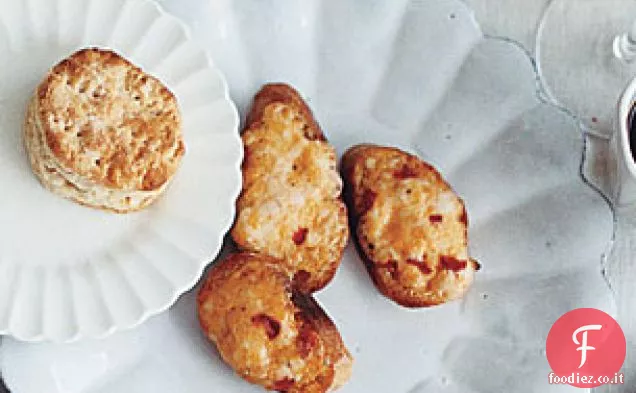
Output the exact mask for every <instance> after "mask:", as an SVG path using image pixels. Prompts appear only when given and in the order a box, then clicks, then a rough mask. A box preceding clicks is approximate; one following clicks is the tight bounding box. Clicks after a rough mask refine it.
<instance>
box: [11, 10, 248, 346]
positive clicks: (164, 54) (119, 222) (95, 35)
mask: <svg viewBox="0 0 636 393" xmlns="http://www.w3.org/2000/svg"><path fill="white" fill-rule="evenodd" d="M35 3H37V2H36V1H34V0H31V1H29V2H24V3H23V2H19V3H15V2H14V3H13V5H12V7H13V8H11V9H10V11H11V12H7V13H4V16H3V17H2V18H0V27H1V28H0V31H5V32H6V33H9V34H6V35H5V36H4V37H0V47H2V45H3V44H4V45H8V46H9V48H10V53H12V54H13V55H15V56H17V57H19V56H20V52H19V49H17V48H16V45H18V47H20V45H25V46H26V47H27V48H29V49H31V48H32V47H33V45H34V42H35V43H36V45H42V46H45V45H46V46H47V47H48V46H52V47H53V48H52V49H51V50H50V51H44V52H47V53H46V54H45V55H43V56H42V57H37V55H33V54H30V55H25V56H26V57H29V56H30V57H31V58H35V60H36V61H35V63H37V62H38V60H42V61H41V62H40V63H39V64H37V66H34V67H25V68H26V73H29V78H30V79H28V80H25V81H20V83H16V84H15V85H13V86H9V89H10V91H11V88H14V90H13V92H18V94H16V95H17V97H12V99H11V102H8V100H7V99H6V98H5V99H4V100H3V104H4V107H3V108H0V110H4V111H5V117H8V118H9V123H11V122H12V121H13V124H15V122H16V121H17V120H18V119H17V118H18V117H19V116H20V113H19V112H20V110H19V108H20V107H21V104H22V103H21V102H20V101H21V99H22V98H26V95H30V92H31V91H32V89H30V88H31V87H33V86H34V85H33V83H34V81H35V79H33V78H39V77H41V76H42V75H44V72H42V71H43V70H44V69H46V68H48V67H50V66H51V65H52V64H53V62H49V63H45V62H44V60H43V59H44V58H45V57H47V56H48V57H47V61H49V60H50V59H58V58H59V57H61V56H65V55H67V54H69V53H71V52H72V49H73V48H80V47H86V46H97V47H106V48H112V49H113V50H115V51H117V52H119V53H121V54H123V55H124V56H125V57H127V58H129V59H131V60H132V61H133V63H135V64H137V65H140V66H141V67H142V68H143V69H145V70H146V71H148V72H149V73H150V74H153V75H156V76H158V77H159V78H160V79H161V80H163V81H164V82H165V83H166V84H167V86H168V87H169V88H170V89H171V90H173V91H174V92H175V95H176V96H177V97H178V99H179V103H180V106H181V110H182V113H183V119H184V138H185V141H186V146H187V149H188V153H187V154H186V156H185V157H184V161H183V165H182V168H180V170H179V172H178V173H177V175H176V177H175V180H174V182H173V184H172V185H171V186H170V187H169V189H168V191H167V192H166V195H164V196H163V197H162V199H161V200H159V201H158V202H157V203H156V205H153V206H151V207H150V208H149V209H148V211H144V212H142V213H136V214H135V215H133V216H131V217H132V218H128V217H126V218H122V217H114V218H113V217H111V218H108V217H106V216H105V215H103V214H102V213H101V212H92V211H90V212H89V211H84V210H89V209H85V208H83V207H76V206H71V204H70V203H69V202H67V201H57V200H56V201H55V202H54V203H55V205H54V207H56V208H58V207H60V208H63V209H67V210H68V211H69V212H71V209H73V211H72V212H71V213H70V214H71V215H74V217H81V219H83V220H87V219H94V220H104V222H106V223H107V224H104V226H108V225H112V226H114V227H116V228H123V229H125V230H126V231H127V232H126V236H124V237H127V238H128V239H124V240H120V243H118V244H120V246H121V247H119V249H116V250H110V251H104V252H99V253H98V254H99V256H97V257H93V259H92V260H91V259H90V258H88V259H87V261H88V263H84V262H79V264H77V263H76V262H72V263H68V261H69V260H74V258H75V261H77V256H73V255H70V254H69V255H64V259H65V261H63V262H60V263H59V264H57V265H55V264H53V265H51V266H46V265H39V266H37V265H35V266H31V265H28V266H19V267H16V266H15V265H14V266H11V263H6V261H7V258H0V260H2V261H3V262H5V263H4V264H3V263H0V270H1V272H0V273H2V274H3V275H4V276H3V277H0V334H8V335H11V336H13V337H15V338H17V339H19V340H22V341H43V340H46V341H56V342H70V341H75V340H78V339H81V338H103V337H106V336H108V335H110V334H112V333H114V332H115V331H120V330H125V329H130V328H133V327H135V326H138V325H139V324H141V323H143V322H144V321H146V320H147V319H148V318H149V317H151V316H153V315H156V314H159V313H161V312H163V311H165V310H166V309H168V308H169V307H170V306H171V305H172V304H174V302H175V301H176V300H177V299H178V298H179V296H180V295H181V294H183V293H184V292H186V291H188V290H189V289H191V288H192V287H193V286H194V285H196V283H197V282H198V280H199V278H200V277H201V275H202V273H203V271H204V269H205V267H206V266H207V265H208V264H209V263H210V262H211V261H212V260H213V259H214V258H215V256H216V255H217V254H218V252H219V251H220V249H221V247H222V244H223V238H224V235H225V233H226V232H227V230H228V229H229V227H230V226H231V224H232V221H233V219H234V209H235V199H236V197H237V196H238V194H239V193H240V189H241V171H240V165H241V162H242V155H243V149H242V143H241V141H240V137H239V135H238V126H239V115H238V111H237V109H236V107H235V105H234V103H233V102H232V100H231V99H230V95H229V88H228V85H227V83H226V81H225V79H224V77H223V76H222V75H221V73H220V71H219V70H218V69H217V68H216V67H215V66H214V63H213V61H212V58H211V56H210V54H209V52H207V51H205V50H203V49H202V48H199V47H197V46H196V45H193V44H192V40H191V32H190V29H189V27H188V26H187V25H186V24H185V23H183V22H182V21H181V20H180V19H178V18H176V17H175V16H173V15H171V14H170V13H168V12H165V11H164V9H163V7H162V6H161V5H160V4H158V3H156V2H154V1H151V0H124V1H122V0H119V1H112V2H110V1H109V2H98V1H96V0H91V1H79V2H77V1H75V0H72V1H68V0H67V1H63V0H56V1H51V2H49V1H45V2H44V3H42V4H40V6H41V9H38V11H37V12H35V11H34V10H35V9H36V8H35V7H36V6H35V5H34V4H35ZM73 5H76V6H77V8H78V9H79V11H78V10H76V11H75V12H80V13H81V12H82V11H83V12H85V19H84V20H81V19H80V20H81V22H78V23H83V28H81V29H80V28H76V30H75V31H74V30H73V29H72V27H74V26H75V25H71V26H68V25H65V26H58V27H59V29H58V30H57V31H55V34H53V35H52V37H54V39H53V41H54V43H55V42H57V44H58V45H57V46H56V45H51V42H50V39H49V38H45V39H42V37H48V34H50V33H51V31H50V30H49V29H54V28H55V26H53V27H51V26H50V25H51V24H47V23H46V21H47V20H48V19H47V17H49V16H52V17H55V18H57V21H58V22H60V24H61V22H62V21H64V18H72V17H73V12H72V11H69V15H64V13H63V12H60V10H61V9H62V7H69V6H73ZM82 7H85V8H82ZM30 12H34V13H32V14H29V13H30ZM12 13H22V15H21V16H22V17H24V18H25V19H23V20H25V21H28V23H30V24H31V26H30V27H25V26H17V25H15V23H16V20H19V19H20V18H11V16H16V15H15V14H12ZM109 17H110V18H115V20H110V22H112V23H111V24H110V25H109V24H106V22H108V21H109V20H108V18H109ZM100 18H101V19H100ZM135 20H137V21H138V22H139V23H138V24H136V25H134V24H132V22H134V21H135ZM100 21H101V22H100ZM104 21H106V22H104ZM100 23H101V24H100ZM126 25H128V26H130V29H133V30H128V33H129V34H126V32H127V31H126V29H125V28H123V27H124V26H126ZM106 26H110V28H111V29H112V31H111V32H110V33H109V34H104V33H103V32H104V31H108V29H105V27H106ZM75 27H77V26H75ZM80 27H81V26H80ZM3 28H4V29H3ZM100 28H101V29H102V30H100ZM131 31H133V32H136V33H137V34H136V35H135V34H133V33H131ZM3 38H8V39H7V40H4V41H3ZM38 40H39V41H38ZM153 42H156V43H157V45H158V46H157V45H154V46H153ZM162 45H163V46H162ZM188 60H190V61H189V62H188ZM18 63H19V62H18ZM4 93H6V92H4ZM27 93H28V94H27ZM7 106H9V108H7ZM7 113H8V114H7ZM215 116H217V118H216V119H215ZM210 119H215V120H210ZM3 120H6V118H5V119H3ZM214 146H217V147H216V148H214ZM208 155H209V156H212V157H207V156H208ZM210 165H212V167H210ZM214 167H220V168H221V170H217V171H216V172H215V170H214V169H213V168H214ZM20 169H21V170H23V169H24V168H20ZM206 170H207V171H209V172H211V173H209V174H205V175H203V176H198V174H200V173H201V171H206ZM23 174H24V171H22V173H20V174H19V175H23ZM29 175H30V174H29ZM198 177H201V179H198ZM30 180H31V179H30ZM198 182H208V183H209V184H207V185H200V183H199V185H198V184H197V183H198ZM32 186H33V184H31V185H29V187H32ZM197 186H198V188H199V189H201V192H199V193H197V194H192V191H198V189H197ZM38 192H39V191H38ZM194 195H196V196H194ZM206 197H207V198H208V199H209V200H207V201H206V200H205V198H206ZM189 198H190V199H192V200H193V201H192V202H189ZM173 201H175V202H174V204H173V205H176V206H174V207H172V206H171V204H172V202H173ZM188 203H192V204H193V205H194V206H196V207H198V208H200V209H201V208H202V209H203V211H202V212H201V211H199V212H200V213H201V214H200V217H199V214H197V213H199V212H197V211H196V210H195V209H194V208H192V209H188V208H184V206H186V205H187V204H188ZM206 205H208V206H211V207H207V211H206V210H205V206H206ZM79 210H82V211H79ZM109 220H110V221H109ZM144 223H145V224H146V225H147V223H151V225H152V229H148V230H141V231H140V232H142V233H139V234H137V233H136V231H137V229H138V228H141V227H142V226H143V225H144ZM91 229H92V228H91ZM178 229H183V231H182V232H179V231H178ZM186 237H187V238H186ZM153 242H154V243H155V244H156V243H157V242H162V243H163V245H162V247H159V248H158V250H163V251H164V252H166V255H165V256H164V255H160V254H159V253H160V251H157V249H154V250H153V247H152V246H153ZM95 247H96V248H97V247H99V244H95ZM126 247H128V248H126ZM170 252H172V253H171V254H170ZM60 253H62V254H63V250H60ZM168 257H173V258H174V259H173V260H165V259H166V258H168ZM61 258H62V257H61ZM162 258H163V260H162V261H159V260H158V259H162ZM124 260H127V262H129V263H122V261H124ZM171 263H172V264H173V266H170V264H171ZM58 292H59V293H60V295H59V296H57V297H56V298H54V299H51V296H52V295H53V294H55V293H58Z"/></svg>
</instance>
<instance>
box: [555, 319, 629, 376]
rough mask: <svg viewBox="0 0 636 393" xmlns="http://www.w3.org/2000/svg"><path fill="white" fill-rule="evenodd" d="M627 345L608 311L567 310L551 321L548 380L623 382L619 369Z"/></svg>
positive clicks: (623, 335) (623, 359)
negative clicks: (550, 372) (550, 371)
mask: <svg viewBox="0 0 636 393" xmlns="http://www.w3.org/2000/svg"><path fill="white" fill-rule="evenodd" d="M626 348H627V345H626V343H625V334H624V333H623V330H622V329H621V327H620V326H619V325H618V322H616V320H614V318H612V317H611V316H609V315H608V314H607V313H605V312H603V311H601V310H597V309H594V308H579V309H576V310H572V311H570V312H567V313H566V314H564V315H563V316H562V317H561V318H559V319H558V320H557V321H556V322H555V323H554V325H552V328H551V329H550V332H549V333H548V339H547V341H546V355H547V357H548V362H549V363H550V367H551V368H552V371H553V373H552V374H550V376H549V379H550V383H567V384H568V385H572V386H576V387H579V388H593V387H597V386H601V385H604V384H617V383H623V381H622V375H620V376H619V374H618V372H619V371H620V369H621V367H622V366H623V362H624V361H625V351H626ZM619 379H620V381H619Z"/></svg>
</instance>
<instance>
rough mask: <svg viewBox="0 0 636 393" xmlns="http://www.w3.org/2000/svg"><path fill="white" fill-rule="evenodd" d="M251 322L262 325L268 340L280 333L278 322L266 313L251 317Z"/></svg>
mask: <svg viewBox="0 0 636 393" xmlns="http://www.w3.org/2000/svg"><path fill="white" fill-rule="evenodd" d="M252 323H253V324H255V325H258V326H262V327H263V328H264V329H265V333H266V334H267V337H268V338H269V339H270V340H273V339H275V338H276V337H277V336H278V333H280V322H278V321H277V320H275V319H274V318H272V317H270V316H269V315H266V314H258V315H254V316H253V317H252Z"/></svg>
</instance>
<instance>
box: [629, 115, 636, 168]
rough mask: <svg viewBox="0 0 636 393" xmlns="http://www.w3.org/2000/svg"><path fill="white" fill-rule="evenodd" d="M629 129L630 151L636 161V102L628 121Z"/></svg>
mask: <svg viewBox="0 0 636 393" xmlns="http://www.w3.org/2000/svg"><path fill="white" fill-rule="evenodd" d="M627 128H628V129H629V151H630V152H631V153H632V160H634V162H635V163H636V104H634V105H632V109H631V111H630V112H629V119H628V123H627Z"/></svg>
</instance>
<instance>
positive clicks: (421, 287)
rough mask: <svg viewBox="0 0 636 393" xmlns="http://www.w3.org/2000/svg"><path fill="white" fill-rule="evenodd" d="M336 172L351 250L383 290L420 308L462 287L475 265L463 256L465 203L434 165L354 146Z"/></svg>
mask: <svg viewBox="0 0 636 393" xmlns="http://www.w3.org/2000/svg"><path fill="white" fill-rule="evenodd" d="M342 174H343V178H344V180H345V197H346V201H347V204H348V206H349V211H350V214H351V217H352V220H351V222H352V225H353V228H354V229H352V230H355V233H356V241H357V245H358V250H359V252H360V254H361V256H362V258H363V259H364V261H365V264H366V266H367V269H368V271H369V273H370V275H371V277H372V278H373V281H374V282H375V284H376V286H377V287H378V289H379V290H380V291H381V292H382V293H383V294H384V295H385V296H387V297H389V298H391V299H393V300H394V301H395V302H397V303H398V304H401V305H403V306H407V307H426V306H432V305H436V304H440V303H444V302H446V301H449V300H452V299H457V298H459V297H461V296H462V295H463V294H464V293H465V292H466V290H467V289H468V287H469V286H470V284H471V282H472V280H473V274H474V272H475V270H476V269H478V266H479V265H478V264H477V263H476V262H475V261H473V260H472V259H470V257H469V255H468V240H467V227H468V218H467V214H466V209H465V208H464V203H463V201H462V200H461V199H460V198H459V197H457V195H455V193H454V192H453V190H452V189H451V188H450V186H449V185H448V184H447V183H446V182H445V181H444V179H443V178H442V176H441V175H440V174H439V173H438V172H437V171H436V170H435V168H433V167H432V166H430V165H429V164H427V163H425V162H423V161H422V160H420V159H419V158H418V157H415V156H413V155H411V154H408V153H405V152H403V151H401V150H398V149H395V148H390V147H381V146H374V145H358V146H354V147H352V148H351V149H349V150H348V151H347V152H346V153H345V155H344V156H343V158H342Z"/></svg>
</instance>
